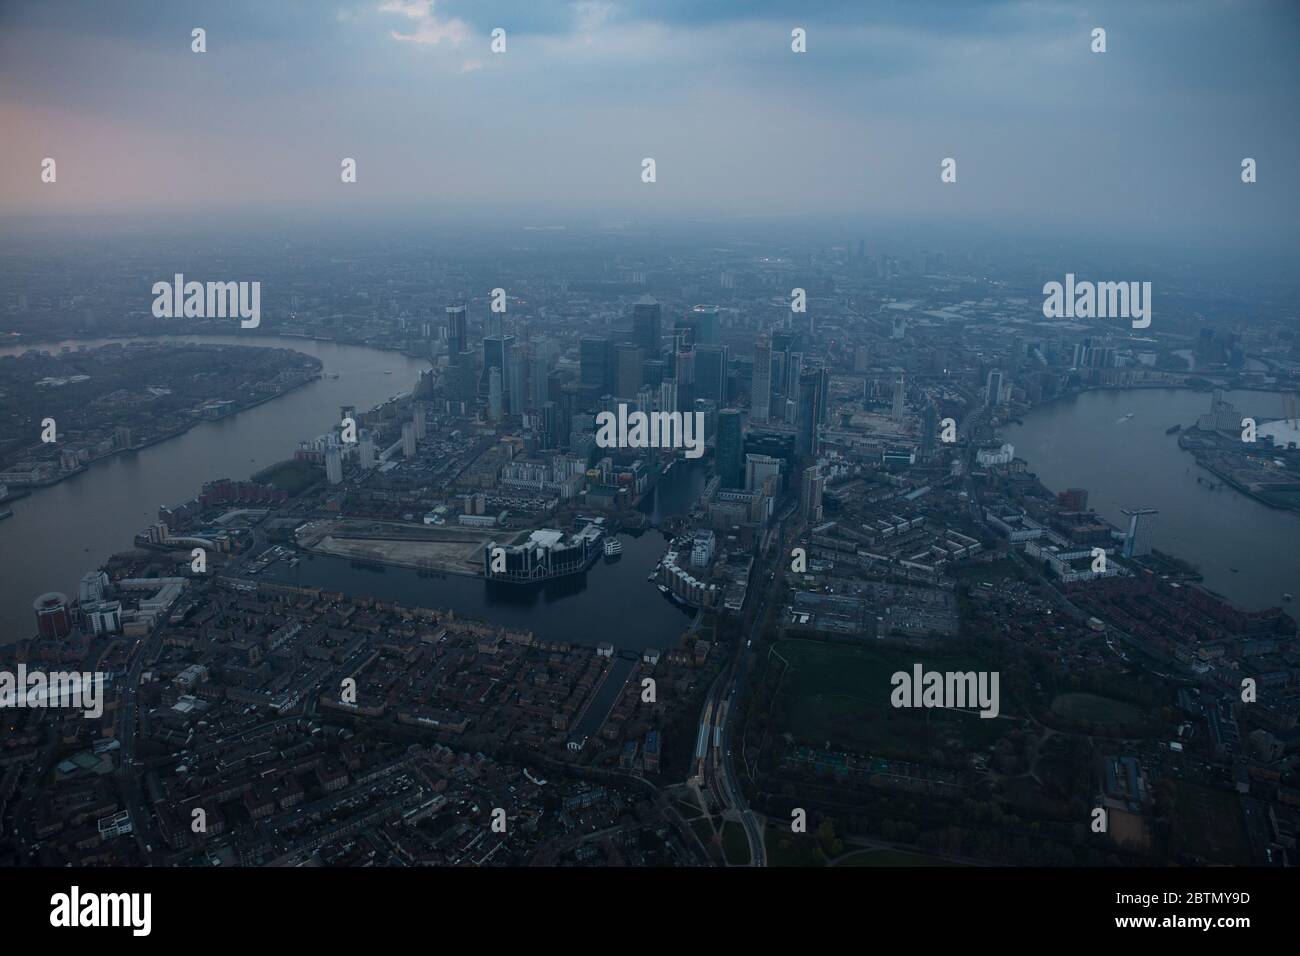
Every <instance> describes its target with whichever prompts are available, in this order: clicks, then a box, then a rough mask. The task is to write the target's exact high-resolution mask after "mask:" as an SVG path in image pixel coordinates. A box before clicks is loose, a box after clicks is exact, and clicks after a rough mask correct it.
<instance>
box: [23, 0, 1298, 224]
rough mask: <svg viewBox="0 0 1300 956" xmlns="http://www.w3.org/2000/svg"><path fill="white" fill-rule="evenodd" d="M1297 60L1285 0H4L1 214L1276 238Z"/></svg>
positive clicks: (1293, 197)
mask: <svg viewBox="0 0 1300 956" xmlns="http://www.w3.org/2000/svg"><path fill="white" fill-rule="evenodd" d="M195 27H202V28H203V29H204V30H206V41H207V52H205V53H201V54H200V53H194V52H192V51H191V42H192V41H191V31H192V30H193V29H194V28H195ZM796 27H799V28H802V29H804V30H805V31H806V35H807V52H806V53H794V52H792V50H791V31H792V30H793V29H794V28H796ZM1095 27H1102V28H1104V29H1105V30H1106V45H1107V49H1106V52H1105V53H1094V52H1092V50H1091V44H1092V36H1091V33H1092V30H1093V29H1094V28H1095ZM496 28H500V29H503V30H504V31H505V39H506V51H505V52H504V53H494V52H493V51H492V50H491V48H490V44H491V33H492V31H493V30H494V29H496ZM1297 90H1300V3H1294V2H1278V3H1269V2H1262V0H1250V2H1247V0H1168V2H1166V0H1148V2H1118V3H1087V2H1083V3H1055V2H1042V0H1008V2H1002V0H990V2H979V0H957V2H940V0H931V2H927V0H900V2H894V0H873V2H839V0H823V2H798V0H787V2H783V3H778V2H774V0H747V2H734V3H733V2H723V0H657V2H651V0H580V2H548V0H508V2H492V0H364V2H361V0H358V2H347V0H344V2H331V0H302V2H300V0H269V2H268V0H222V2H220V3H216V2H207V3H195V2H190V0H165V2H144V0H139V2H110V0H95V2H79V0H31V2H28V0H0V130H3V131H4V135H3V137H0V216H5V215H9V216H17V217H47V216H48V217H58V216H65V215H74V214H83V213H93V214H105V213H107V214H118V213H143V214H149V215H153V216H156V217H160V218H164V219H165V218H168V217H171V218H187V219H194V218H195V217H199V218H201V217H202V216H204V215H217V214H219V213H220V214H230V213H234V214H240V213H241V212H244V211H247V212H248V213H249V214H254V213H257V214H268V213H273V214H281V213H283V214H289V213H291V212H292V211H293V210H295V209H310V210H317V211H319V210H328V211H330V212H331V213H332V214H335V215H349V214H352V213H356V214H358V215H360V214H363V213H364V214H367V215H383V214H385V213H387V212H393V213H396V212H400V211H406V212H408V213H409V212H411V211H413V210H418V211H420V212H421V214H424V215H428V216H429V217H431V218H437V217H438V216H439V215H452V214H457V215H470V216H475V217H481V218H482V219H484V220H493V219H497V220H501V221H514V220H519V221H524V220H530V219H532V220H539V221H561V222H562V221H565V220H566V219H567V218H583V217H597V218H599V217H638V216H643V217H654V218H662V219H669V220H671V219H673V218H674V217H681V218H690V217H707V218H714V219H719V220H728V219H735V220H744V219H757V218H762V219H782V218H785V219H791V220H800V219H817V218H821V217H833V218H859V217H860V218H862V219H864V220H868V221H870V220H876V221H910V222H924V223H951V224H953V225H961V226H962V227H964V228H980V227H981V226H982V225H983V224H988V225H989V226H990V227H992V226H999V227H1001V226H1008V225H1009V226H1011V227H1013V228H1023V229H1026V230H1032V231H1034V232H1037V233H1045V234H1048V235H1060V236H1071V235H1103V236H1104V235H1109V234H1115V235H1119V234H1125V235H1130V236H1137V237H1142V238H1145V239H1150V240H1155V241H1160V240H1163V239H1165V238H1168V239H1180V238H1186V237H1188V236H1194V235H1205V236H1212V237H1214V238H1215V239H1217V240H1218V241H1221V242H1225V243H1231V244H1233V245H1236V246H1239V247H1242V248H1247V247H1254V246H1267V247H1272V248H1274V249H1276V248H1278V247H1279V246H1281V247H1283V248H1285V247H1287V246H1293V245H1294V244H1295V240H1296V237H1297V226H1296V223H1297V222H1298V221H1300V217H1297V212H1300V202H1298V200H1300V176H1297V171H1298V170H1297V163H1298V162H1300V149H1298V148H1297V147H1298V146H1300V132H1298V130H1297V119H1300V110H1297V97H1296V91H1297ZM46 157H51V158H54V159H55V161H56V163H57V167H56V168H57V181H56V182H55V183H43V182H42V181H41V163H42V160H43V159H44V158H46ZM345 157H350V158H353V159H355V160H356V163H357V181H356V182H355V183H348V184H344V183H342V182H341V179H340V163H341V161H342V160H343V159H344V158H345ZM646 157H650V158H653V159H654V160H655V163H656V175H657V181H656V182H655V183H653V184H647V183H643V182H642V178H641V171H642V160H643V159H644V158H646ZM948 157H951V158H953V159H955V160H956V162H957V181H956V182H955V183H943V182H941V180H940V163H941V161H942V160H943V159H945V158H948ZM1244 157H1251V158H1254V159H1255V160H1256V162H1257V170H1258V172H1257V175H1258V181H1257V182H1256V183H1253V184H1250V185H1247V184H1243V183H1242V182H1241V161H1242V159H1243V158H1244ZM3 229H4V226H3V224H2V222H0V231H2V230H3Z"/></svg>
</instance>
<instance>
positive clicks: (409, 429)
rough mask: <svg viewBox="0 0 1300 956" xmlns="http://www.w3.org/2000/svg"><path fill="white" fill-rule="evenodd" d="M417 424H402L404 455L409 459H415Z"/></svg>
mask: <svg viewBox="0 0 1300 956" xmlns="http://www.w3.org/2000/svg"><path fill="white" fill-rule="evenodd" d="M415 449H416V443H415V423H414V422H403V423H402V454H403V455H405V456H406V457H407V458H414V457H415Z"/></svg>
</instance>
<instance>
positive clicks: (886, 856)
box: [835, 849, 953, 866]
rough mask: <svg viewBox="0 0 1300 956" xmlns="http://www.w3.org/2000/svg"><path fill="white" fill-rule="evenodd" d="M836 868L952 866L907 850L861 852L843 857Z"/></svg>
mask: <svg viewBox="0 0 1300 956" xmlns="http://www.w3.org/2000/svg"><path fill="white" fill-rule="evenodd" d="M835 865H836V866H951V865H953V864H949V863H946V862H944V861H943V860H940V859H938V858H936V857H933V856H925V855H924V854H922V853H909V852H907V851H906V850H884V849H881V850H860V851H859V852H857V853H850V854H849V855H848V856H842V857H840V858H839V860H838V861H837V862H836V863H835Z"/></svg>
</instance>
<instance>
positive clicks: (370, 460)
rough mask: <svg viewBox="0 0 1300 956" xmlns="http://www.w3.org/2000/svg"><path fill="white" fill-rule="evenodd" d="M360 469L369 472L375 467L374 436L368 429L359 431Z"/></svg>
mask: <svg viewBox="0 0 1300 956" xmlns="http://www.w3.org/2000/svg"><path fill="white" fill-rule="evenodd" d="M360 438H361V445H360V453H361V467H362V468H364V469H366V470H367V471H369V470H370V469H371V468H374V467H375V434H374V432H372V431H371V430H370V429H369V428H363V429H361V435H360Z"/></svg>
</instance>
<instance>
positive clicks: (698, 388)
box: [694, 345, 727, 405]
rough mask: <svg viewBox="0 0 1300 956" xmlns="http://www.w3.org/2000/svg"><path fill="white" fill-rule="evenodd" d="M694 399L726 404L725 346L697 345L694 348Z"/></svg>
mask: <svg viewBox="0 0 1300 956" xmlns="http://www.w3.org/2000/svg"><path fill="white" fill-rule="evenodd" d="M694 362H695V397H696V398H703V399H707V400H709V401H710V402H717V403H718V404H720V405H722V404H726V401H727V347H726V346H725V345H697V346H696V347H695V358H694Z"/></svg>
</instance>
